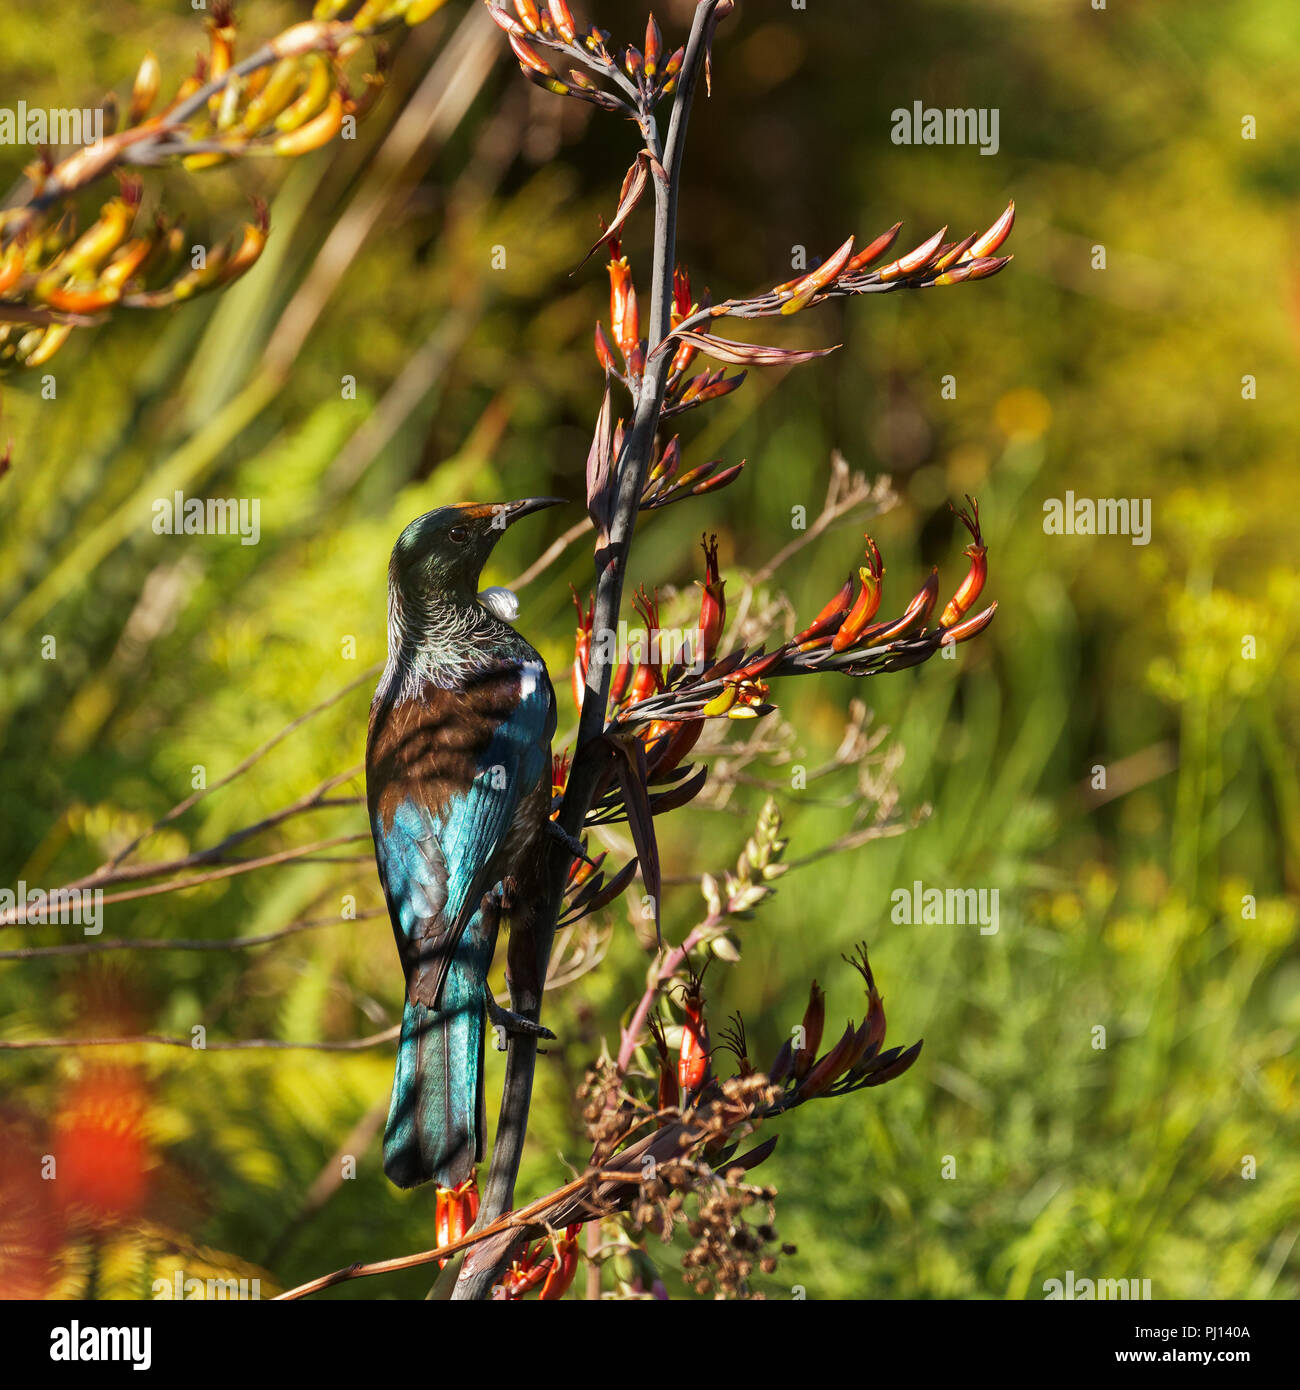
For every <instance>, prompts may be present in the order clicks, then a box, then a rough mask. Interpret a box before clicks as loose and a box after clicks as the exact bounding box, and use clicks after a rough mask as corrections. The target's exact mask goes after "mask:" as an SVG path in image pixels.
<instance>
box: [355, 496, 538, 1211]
mask: <svg viewBox="0 0 1300 1390" xmlns="http://www.w3.org/2000/svg"><path fill="white" fill-rule="evenodd" d="M561 500H562V499H560V498H556V497H529V498H525V499H524V500H523V501H519V502H506V503H502V504H500V505H495V506H494V505H479V504H476V503H462V504H459V505H457V506H451V507H439V508H438V509H437V510H436V511H432V512H428V513H426V515H424V516H422V517H419V518H417V519H416V520H415V521H413V522H411V524H410V525H409V526H408V527H407V528H406V530H405V531H403V532H402V534H401V536H399V537H398V540H397V544H396V545H395V546H394V547H393V555H392V559H391V561H390V563H389V566H388V664H387V665H386V666H385V667H384V673H383V675H382V676H381V677H380V681H379V686H378V688H377V689H376V691H375V698H374V702H373V703H372V705H371V707H370V729H369V734H368V737H367V739H366V793H367V796H366V800H367V804H368V806H369V811H370V827H371V831H372V833H373V835H374V839H375V860H376V863H377V865H378V868H379V879H380V882H381V883H382V885H383V889H384V898H385V899H386V901H387V903H388V915H389V917H390V918H391V919H392V923H393V933H394V935H395V936H396V938H397V949H398V953H399V954H400V956H401V959H402V966H403V969H404V971H405V975H406V1001H405V1006H404V1009H403V1013H402V1032H401V1041H400V1042H399V1044H398V1051H397V1071H396V1074H395V1076H394V1078H393V1096H392V1101H391V1103H390V1106H389V1111H388V1123H387V1126H386V1128H385V1130H384V1172H385V1173H387V1174H388V1177H389V1178H390V1179H391V1181H392V1182H394V1183H396V1184H397V1186H398V1187H414V1186H415V1185H416V1184H418V1183H422V1182H426V1181H428V1180H429V1179H430V1178H432V1179H433V1180H434V1181H435V1182H436V1183H437V1184H438V1185H439V1186H441V1187H455V1186H456V1185H457V1184H458V1183H460V1182H462V1181H463V1180H464V1179H465V1178H467V1177H468V1176H469V1175H470V1173H471V1171H472V1169H473V1167H474V1164H475V1163H476V1162H477V1161H478V1159H480V1158H481V1157H482V1153H483V1130H484V1124H485V1120H484V1111H483V1043H484V1029H485V1023H484V1013H485V1011H488V1012H490V1013H491V1014H492V1016H493V1020H494V1022H496V1023H497V1024H498V1025H499V1026H503V1027H505V1028H506V1029H508V1030H510V1031H515V1032H520V1031H527V1032H532V1033H535V1034H539V1035H544V1036H548V1037H549V1036H553V1034H549V1033H547V1032H546V1030H545V1029H543V1028H541V1027H540V1025H538V1024H535V1023H531V1022H530V1021H529V1020H528V1019H526V1018H522V1017H520V1016H518V1015H516V1014H513V1013H510V1012H508V1011H506V1010H503V1009H499V1008H498V1007H497V1005H496V1003H495V1001H494V1000H493V998H492V995H491V992H490V991H489V989H488V984H487V978H488V970H489V968H490V966H491V964H492V955H493V951H494V949H495V946H496V936H497V929H498V926H499V923H500V919H501V915H502V913H503V912H505V913H507V914H508V915H509V916H510V925H511V948H510V954H509V962H508V965H509V970H510V973H511V979H512V984H517V983H518V980H517V976H518V975H519V974H520V972H521V971H522V972H524V973H527V972H528V971H529V970H530V969H531V968H533V967H534V965H535V962H534V961H533V957H532V952H531V925H532V923H531V917H532V912H533V908H534V905H535V903H536V901H537V899H538V897H539V895H540V892H541V888H542V865H543V862H544V858H545V856H544V854H543V837H544V836H545V835H546V834H547V833H548V832H551V831H554V832H555V833H561V834H562V832H559V831H558V829H557V828H556V827H554V825H553V823H552V821H551V819H550V805H551V738H552V736H553V735H554V733H555V693H554V691H553V690H552V688H551V682H550V678H549V677H548V675H547V673H546V667H545V665H544V663H543V662H542V659H541V657H540V656H538V654H537V653H536V652H535V651H534V650H533V648H532V647H530V646H529V645H528V643H527V642H525V641H524V639H523V638H522V637H521V636H520V635H519V633H518V632H516V631H515V629H514V628H513V627H511V626H510V625H509V623H507V622H505V621H504V620H503V616H502V615H503V614H505V615H508V616H511V617H513V616H514V613H513V608H512V607H511V606H510V605H509V604H508V603H506V604H504V605H503V604H502V602H501V598H502V596H505V597H506V598H509V597H511V596H509V595H506V593H505V591H500V590H499V591H489V592H488V593H487V594H484V595H480V594H479V593H478V583H479V573H480V571H481V570H482V568H483V564H484V562H485V561H486V560H487V557H488V555H489V554H490V553H491V551H492V547H493V546H494V545H495V544H496V543H497V541H498V540H499V539H500V538H501V536H502V535H503V534H504V532H505V528H506V527H507V526H509V525H511V524H512V523H513V522H515V521H517V520H518V519H519V518H520V517H522V516H527V515H528V514H529V513H530V512H535V511H538V510H540V509H541V508H542V507H549V506H553V505H554V504H556V503H557V502H559V501H561ZM537 983H538V982H537V981H536V980H528V981H525V987H526V988H529V989H532V990H536V988H537Z"/></svg>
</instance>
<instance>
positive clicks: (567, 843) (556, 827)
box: [546, 820, 596, 867]
mask: <svg viewBox="0 0 1300 1390" xmlns="http://www.w3.org/2000/svg"><path fill="white" fill-rule="evenodd" d="M546 833H547V834H548V835H550V836H551V837H552V838H553V839H556V840H559V842H560V843H561V844H562V845H563V846H564V848H565V849H567V850H568V851H569V853H570V854H571V855H573V857H574V858H575V859H581V860H582V862H583V863H584V864H591V865H592V866H593V867H594V866H595V863H596V861H595V860H594V859H593V858H592V857H591V856H590V855H589V854H588V853H587V850H586V848H585V846H584V845H583V843H582V841H581V840H576V839H574V837H573V836H572V835H570V834H569V832H568V831H567V830H566V829H565V828H564V827H563V826H562V825H561V824H560V823H559V822H558V821H553V820H548V821H547V822H546Z"/></svg>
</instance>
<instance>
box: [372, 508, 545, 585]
mask: <svg viewBox="0 0 1300 1390" xmlns="http://www.w3.org/2000/svg"><path fill="white" fill-rule="evenodd" d="M563 500H564V499H563V498H562V497H525V498H523V499H521V500H520V501H518V502H458V503H456V504H454V505H453V506H450V507H438V508H437V509H436V510H434V511H431V512H425V514H424V515H423V516H420V517H416V519H415V520H414V521H413V522H411V524H410V525H409V526H408V527H407V528H406V530H405V531H403V532H402V534H401V535H400V536H399V537H398V538H397V544H396V545H395V546H394V547H393V558H392V560H391V562H390V563H389V567H388V577H389V586H390V588H391V589H392V590H393V591H394V595H395V597H400V598H401V599H403V600H406V601H407V602H409V603H412V604H414V605H418V606H421V607H425V606H429V605H436V604H439V603H453V604H465V603H472V602H473V601H474V598H475V596H476V594H477V593H478V588H479V575H480V574H481V573H482V571H483V566H484V565H485V564H486V563H487V558H488V556H489V555H490V554H491V553H492V547H493V546H495V545H496V543H497V542H498V541H499V540H500V539H501V537H502V536H504V535H505V533H506V527H507V526H511V525H513V524H514V523H515V522H516V521H518V520H519V518H520V517H523V516H528V515H529V513H530V512H536V511H540V510H541V509H542V508H543V507H553V506H555V505H556V504H557V503H559V502H562V501H563Z"/></svg>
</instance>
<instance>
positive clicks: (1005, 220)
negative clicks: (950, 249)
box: [962, 198, 1016, 261]
mask: <svg viewBox="0 0 1300 1390" xmlns="http://www.w3.org/2000/svg"><path fill="white" fill-rule="evenodd" d="M1015 222H1016V202H1015V199H1014V198H1013V199H1012V200H1011V201H1010V202H1009V203H1008V204H1007V210H1006V211H1005V212H1004V213H1003V214H1002V216H1001V217H999V218H998V220H997V221H996V222H995V223H994V224H993V225H992V226H991V227H990V228H989V229H988V231H987V232H985V233H984V235H983V236H979V237H976V238H975V239H974V240H973V241H972V242H971V244H970V246H969V248H968V249H967V250H966V252H965V253H964V255H963V256H962V259H963V260H966V261H978V260H981V259H982V258H983V257H985V256H991V255H992V254H993V253H994V252H995V251H996V250H997V249H998V247H999V246H1001V245H1002V243H1003V242H1004V241H1005V240H1006V239H1007V237H1009V236H1010V235H1011V228H1012V227H1013V226H1015Z"/></svg>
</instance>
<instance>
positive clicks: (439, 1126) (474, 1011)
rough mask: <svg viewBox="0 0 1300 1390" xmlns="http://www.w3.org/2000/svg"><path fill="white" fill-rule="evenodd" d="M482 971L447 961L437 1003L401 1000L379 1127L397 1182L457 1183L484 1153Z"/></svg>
mask: <svg viewBox="0 0 1300 1390" xmlns="http://www.w3.org/2000/svg"><path fill="white" fill-rule="evenodd" d="M484 973H485V972H483V971H480V970H478V969H472V970H467V969H465V968H464V967H463V966H462V964H461V962H460V961H459V960H453V962H452V965H451V968H450V969H449V970H448V972H447V979H446V983H445V985H444V986H443V992H442V1001H441V1002H442V1007H441V1008H439V1009H432V1008H428V1007H426V1006H425V1005H424V1004H415V1003H412V1002H411V1001H410V1000H409V999H408V1000H407V1001H406V1007H405V1009H404V1010H403V1013H402V1036H401V1041H400V1042H399V1043H398V1047H397V1071H396V1074H395V1075H394V1077H393V1098H392V1101H391V1103H390V1104H389V1107H388V1124H387V1125H386V1126H385V1129H384V1172H385V1173H386V1174H387V1175H388V1177H389V1180H390V1181H391V1182H393V1183H396V1185H397V1186H398V1187H415V1186H417V1185H418V1184H420V1183H422V1182H428V1181H430V1180H432V1181H434V1182H436V1183H437V1184H438V1185H439V1187H455V1186H456V1185H457V1184H458V1183H461V1182H463V1181H464V1180H465V1179H466V1178H467V1177H469V1175H470V1173H471V1172H472V1171H473V1168H474V1165H475V1163H477V1162H478V1160H479V1159H480V1158H481V1157H482V1156H483V1130H484V1114H483V1039H484V1017H483V1013H484V995H485V990H486V982H485V980H484Z"/></svg>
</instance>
